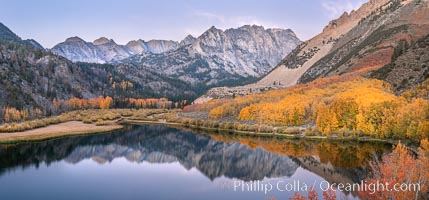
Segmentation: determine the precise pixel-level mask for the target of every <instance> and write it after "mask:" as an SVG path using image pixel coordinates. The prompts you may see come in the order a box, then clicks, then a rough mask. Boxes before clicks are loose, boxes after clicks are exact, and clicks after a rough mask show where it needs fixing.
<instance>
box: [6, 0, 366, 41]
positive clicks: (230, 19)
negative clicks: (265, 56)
mask: <svg viewBox="0 0 429 200" xmlns="http://www.w3.org/2000/svg"><path fill="white" fill-rule="evenodd" d="M364 2H365V0H61V1H58V0H0V22H1V23H3V24H4V25H6V26H7V27H9V28H10V29H11V30H12V31H13V32H15V33H16V34H17V35H19V36H20V37H21V38H23V39H29V38H32V39H35V40H36V41H38V42H39V43H40V44H42V45H43V46H44V47H46V48H51V47H53V46H54V45H55V44H57V43H60V42H62V41H64V40H65V39H67V38H69V37H72V36H79V37H80V38H82V39H84V40H86V41H93V40H95V39H97V38H99V37H102V36H104V37H107V38H112V39H114V41H115V42H116V43H118V44H126V43H127V42H128V41H130V40H137V39H143V40H151V39H168V40H175V41H180V40H182V39H183V38H185V37H186V36H187V35H188V34H191V35H193V36H195V37H198V36H199V35H201V34H202V33H203V32H204V31H205V30H207V29H209V28H210V27H211V26H215V27H217V28H220V29H223V30H225V29H228V28H237V27H240V26H243V25H246V24H250V25H253V24H256V25H262V26H264V27H265V28H285V29H287V28H290V29H292V30H293V31H294V32H295V33H296V34H297V36H298V37H299V38H300V39H301V40H307V39H309V38H311V37H312V36H314V35H316V34H318V33H320V32H321V31H322V29H323V27H324V26H325V25H326V24H327V23H328V22H329V21H330V20H332V19H335V18H337V17H339V16H340V15H341V14H342V13H344V12H345V11H347V12H350V11H351V10H353V9H357V8H359V6H360V5H361V4H362V3H364Z"/></svg>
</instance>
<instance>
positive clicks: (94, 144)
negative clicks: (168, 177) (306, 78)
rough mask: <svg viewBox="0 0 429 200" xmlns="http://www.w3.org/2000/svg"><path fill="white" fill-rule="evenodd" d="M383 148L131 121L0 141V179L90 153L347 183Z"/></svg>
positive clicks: (253, 176) (234, 173)
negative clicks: (105, 128)
mask: <svg viewBox="0 0 429 200" xmlns="http://www.w3.org/2000/svg"><path fill="white" fill-rule="evenodd" d="M388 149H389V145H382V144H370V143H365V144H363V143H356V142H339V141H337V142H320V141H308V140H279V139H275V138H249V137H239V136H234V135H228V134H226V135H223V134H213V135H210V134H209V135H205V134H195V133H192V132H190V131H186V130H178V129H174V128H169V127H165V126H132V127H131V126H130V127H128V128H127V130H123V131H117V132H113V133H109V134H102V135H89V136H76V137H67V138H61V139H55V140H49V141H43V142H37V143H25V144H16V145H0V179H1V176H3V175H4V174H5V172H7V171H14V170H16V169H21V168H23V169H25V168H26V167H32V166H36V167H38V166H39V165H40V164H42V163H46V164H47V165H48V166H49V165H50V164H51V163H53V162H56V161H64V162H67V163H70V164H77V163H81V162H82V161H84V160H87V159H92V160H93V161H95V162H97V163H99V164H101V165H105V164H107V163H110V162H112V161H113V160H114V159H118V158H120V159H126V160H127V161H128V162H132V163H180V165H181V166H183V167H184V168H186V169H192V168H195V169H197V170H198V171H200V172H201V173H202V174H204V176H206V177H208V178H209V179H210V180H214V179H216V178H223V177H227V178H235V179H240V180H244V181H251V180H263V179H266V178H276V177H291V176H293V175H294V174H295V173H296V172H297V169H304V170H306V171H310V172H312V173H314V174H317V175H318V176H320V177H322V178H323V179H325V180H327V181H329V182H335V183H340V182H341V183H352V182H358V181H360V180H361V179H363V178H365V176H366V175H367V174H368V169H367V167H366V163H367V161H368V159H370V158H371V157H373V155H380V154H381V153H383V152H385V151H387V150H388ZM124 170H126V169H124Z"/></svg>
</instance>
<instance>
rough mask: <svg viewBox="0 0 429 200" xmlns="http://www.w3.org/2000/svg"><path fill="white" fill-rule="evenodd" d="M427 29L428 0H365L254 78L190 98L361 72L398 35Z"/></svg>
mask: <svg viewBox="0 0 429 200" xmlns="http://www.w3.org/2000/svg"><path fill="white" fill-rule="evenodd" d="M427 34H429V1H428V0H370V1H369V2H367V3H364V4H363V5H362V6H361V7H360V8H359V9H358V10H356V11H352V12H350V13H344V14H343V15H342V16H341V17H340V18H338V19H336V20H333V21H331V22H330V23H329V24H328V25H327V26H326V27H325V28H324V29H323V32H322V33H320V34H319V35H317V36H315V37H313V38H312V39H310V40H308V41H306V42H304V43H302V44H301V45H299V46H298V47H297V48H296V49H294V50H293V51H292V52H291V53H290V54H288V55H287V56H286V57H285V58H284V59H283V60H282V61H281V62H280V63H279V64H278V65H277V67H276V68H275V69H273V70H272V71H271V72H270V73H268V74H267V75H266V76H264V77H263V78H262V79H261V80H260V81H258V82H257V83H255V84H250V85H246V86H241V87H234V88H226V87H225V88H214V89H212V90H210V91H209V92H208V93H207V94H206V95H204V96H202V97H201V98H200V99H198V100H197V101H196V102H204V101H206V100H208V99H211V98H225V97H226V98H228V97H232V96H234V95H245V94H249V93H259V92H263V91H266V90H270V89H279V88H285V87H289V86H292V85H295V84H300V83H308V82H310V81H313V80H315V79H317V78H321V77H328V76H334V75H343V74H349V75H367V74H368V73H370V72H371V71H374V70H377V69H379V68H381V67H383V66H385V65H387V64H389V63H390V62H391V61H392V59H391V58H392V55H393V53H394V48H395V47H396V46H398V44H399V43H400V41H401V40H406V41H408V43H412V41H416V40H418V39H419V38H422V37H424V36H426V35H427Z"/></svg>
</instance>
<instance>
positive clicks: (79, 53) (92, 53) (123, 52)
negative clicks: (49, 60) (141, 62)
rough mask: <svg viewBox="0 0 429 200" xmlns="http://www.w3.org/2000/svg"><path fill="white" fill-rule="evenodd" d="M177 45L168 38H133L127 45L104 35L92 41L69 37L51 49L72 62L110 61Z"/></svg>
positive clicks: (156, 52)
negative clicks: (144, 39)
mask: <svg viewBox="0 0 429 200" xmlns="http://www.w3.org/2000/svg"><path fill="white" fill-rule="evenodd" d="M178 46H179V43H178V42H175V41H170V40H150V41H143V40H133V41H130V42H128V43H127V45H119V44H117V43H115V41H114V40H112V39H108V38H105V37H101V38H99V39H96V40H94V41H93V42H86V41H84V40H83V39H81V38H79V37H71V38H68V39H66V41H64V42H62V43H59V44H57V45H55V46H54V47H53V48H52V49H51V51H52V52H53V53H55V54H57V55H60V56H63V57H65V58H67V59H69V60H71V61H73V62H89V63H110V62H114V61H120V60H123V59H126V58H129V57H130V56H133V55H136V54H141V53H154V54H159V53H163V52H167V51H171V50H174V49H176V48H177V47H178Z"/></svg>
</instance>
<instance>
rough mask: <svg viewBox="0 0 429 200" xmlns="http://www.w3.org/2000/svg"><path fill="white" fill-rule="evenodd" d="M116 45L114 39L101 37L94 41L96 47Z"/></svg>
mask: <svg viewBox="0 0 429 200" xmlns="http://www.w3.org/2000/svg"><path fill="white" fill-rule="evenodd" d="M110 42H112V43H115V41H113V40H112V39H110V40H109V39H107V38H106V37H100V38H98V39H96V40H94V42H92V43H93V44H94V45H103V44H107V43H110Z"/></svg>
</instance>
